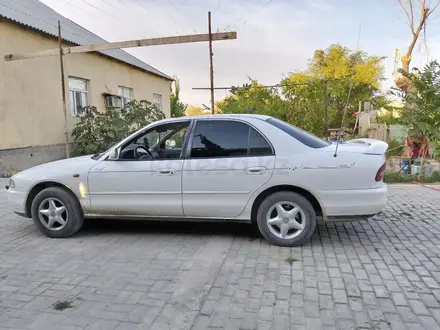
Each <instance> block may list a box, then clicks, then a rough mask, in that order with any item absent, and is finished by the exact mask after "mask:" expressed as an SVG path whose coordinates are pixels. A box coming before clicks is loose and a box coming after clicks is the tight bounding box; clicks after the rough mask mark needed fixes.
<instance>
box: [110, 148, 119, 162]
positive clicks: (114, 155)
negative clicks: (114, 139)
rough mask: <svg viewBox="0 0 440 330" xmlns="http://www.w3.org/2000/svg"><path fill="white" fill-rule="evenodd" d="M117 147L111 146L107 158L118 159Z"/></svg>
mask: <svg viewBox="0 0 440 330" xmlns="http://www.w3.org/2000/svg"><path fill="white" fill-rule="evenodd" d="M119 151H120V150H119V148H112V149H111V150H110V152H109V154H108V159H109V160H116V159H119Z"/></svg>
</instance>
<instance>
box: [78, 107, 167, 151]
mask: <svg viewBox="0 0 440 330" xmlns="http://www.w3.org/2000/svg"><path fill="white" fill-rule="evenodd" d="M84 110H85V115H84V116H80V117H79V121H78V122H77V123H76V124H75V127H74V128H73V130H72V137H73V141H74V148H73V152H72V155H73V156H81V155H90V154H96V153H99V152H103V151H105V150H107V149H108V148H110V147H111V146H112V145H114V144H116V143H117V142H119V141H121V140H122V139H124V138H125V137H127V136H128V135H129V134H130V133H132V132H134V131H137V130H138V129H140V128H142V127H144V126H147V125H148V124H150V123H152V122H155V121H158V120H161V119H164V118H165V114H164V113H163V112H162V111H160V110H158V109H157V108H156V107H155V106H153V105H152V103H151V102H149V101H139V102H138V101H133V102H130V103H129V104H127V106H125V107H124V108H123V109H121V110H114V109H107V110H106V111H105V112H100V111H98V109H97V108H96V107H86V108H85V109H84Z"/></svg>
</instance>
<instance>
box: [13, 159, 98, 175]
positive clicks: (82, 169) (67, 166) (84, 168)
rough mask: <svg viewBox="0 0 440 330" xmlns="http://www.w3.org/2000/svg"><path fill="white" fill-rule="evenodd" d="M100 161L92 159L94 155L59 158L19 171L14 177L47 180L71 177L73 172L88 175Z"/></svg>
mask: <svg viewBox="0 0 440 330" xmlns="http://www.w3.org/2000/svg"><path fill="white" fill-rule="evenodd" d="M96 163H98V161H97V160H94V159H92V155H87V156H81V157H74V158H69V159H62V160H57V161H54V162H50V163H46V164H41V165H37V166H34V167H31V168H29V169H27V170H24V171H22V172H19V173H17V174H16V175H14V176H13V179H27V180H29V179H31V180H38V181H42V180H47V179H57V178H60V177H63V176H69V177H71V176H72V175H73V174H80V175H87V173H88V172H89V170H90V168H91V167H92V166H93V165H95V164H96Z"/></svg>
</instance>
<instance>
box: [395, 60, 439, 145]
mask: <svg viewBox="0 0 440 330" xmlns="http://www.w3.org/2000/svg"><path fill="white" fill-rule="evenodd" d="M401 73H402V74H403V75H404V77H405V78H406V79H408V80H409V82H410V86H411V87H410V90H409V91H408V93H406V96H405V106H404V107H403V109H402V111H401V114H400V118H399V121H400V122H401V123H402V124H403V125H406V126H407V127H408V129H409V134H410V135H411V136H420V135H423V136H426V137H428V139H429V140H431V142H434V141H440V130H439V128H440V64H439V63H438V62H437V61H432V62H430V63H429V64H427V65H426V66H425V67H424V68H423V70H422V72H421V73H420V74H411V73H410V74H408V73H404V72H401Z"/></svg>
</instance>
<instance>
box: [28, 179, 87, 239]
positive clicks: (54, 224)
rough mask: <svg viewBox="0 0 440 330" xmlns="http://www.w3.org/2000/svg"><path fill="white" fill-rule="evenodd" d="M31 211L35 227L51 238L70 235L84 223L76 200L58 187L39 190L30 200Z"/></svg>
mask: <svg viewBox="0 0 440 330" xmlns="http://www.w3.org/2000/svg"><path fill="white" fill-rule="evenodd" d="M31 213H32V219H33V220H34V223H35V225H36V226H37V228H38V229H39V230H40V231H41V232H42V233H43V234H45V235H46V236H48V237H52V238H66V237H70V236H72V235H74V234H76V233H77V232H78V231H79V230H80V229H81V227H82V226H83V224H84V217H83V214H82V211H81V206H80V204H79V202H78V200H77V199H76V198H75V197H74V196H72V195H71V194H70V193H69V192H67V191H66V190H64V189H62V188H58V187H51V188H47V189H44V190H42V191H41V192H39V193H38V194H37V196H35V198H34V200H33V201H32V206H31Z"/></svg>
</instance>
